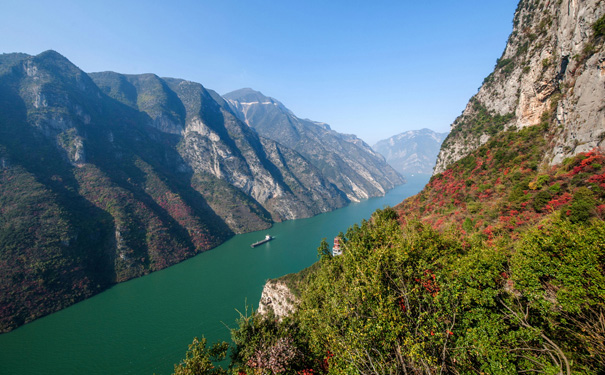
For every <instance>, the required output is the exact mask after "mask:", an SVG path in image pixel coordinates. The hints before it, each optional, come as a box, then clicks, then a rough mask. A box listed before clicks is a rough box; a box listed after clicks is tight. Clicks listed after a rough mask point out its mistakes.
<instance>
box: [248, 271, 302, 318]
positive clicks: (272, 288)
mask: <svg viewBox="0 0 605 375" xmlns="http://www.w3.org/2000/svg"><path fill="white" fill-rule="evenodd" d="M298 302H299V299H298V298H297V297H296V296H295V295H294V294H293V293H292V291H291V290H290V288H289V287H288V286H287V285H286V284H285V283H284V282H283V281H280V280H279V279H278V280H268V281H267V282H266V283H265V286H264V287H263V293H262V294H261V297H260V302H259V304H258V313H259V314H262V315H267V314H270V313H273V314H274V315H275V316H276V317H277V318H278V319H280V320H281V319H283V318H284V317H286V316H288V315H290V314H292V313H293V312H294V311H295V310H296V306H297V304H298Z"/></svg>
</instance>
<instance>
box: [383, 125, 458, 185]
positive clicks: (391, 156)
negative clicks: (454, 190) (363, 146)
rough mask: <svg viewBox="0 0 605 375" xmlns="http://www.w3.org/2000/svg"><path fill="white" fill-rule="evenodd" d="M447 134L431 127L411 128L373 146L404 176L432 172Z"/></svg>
mask: <svg viewBox="0 0 605 375" xmlns="http://www.w3.org/2000/svg"><path fill="white" fill-rule="evenodd" d="M447 134H448V133H436V132H434V131H432V130H430V129H422V130H410V131H407V132H403V133H401V134H398V135H394V136H392V137H390V138H388V139H385V140H382V141H379V142H378V143H376V144H375V145H374V146H372V148H373V149H374V150H375V151H376V152H378V153H380V154H382V155H383V156H384V157H385V158H386V160H387V162H388V163H389V164H390V165H391V166H392V167H393V168H395V170H396V171H397V172H399V173H401V174H402V175H404V176H410V175H415V174H432V173H433V167H435V161H436V160H437V154H439V149H440V148H441V143H442V142H443V140H444V139H445V137H447Z"/></svg>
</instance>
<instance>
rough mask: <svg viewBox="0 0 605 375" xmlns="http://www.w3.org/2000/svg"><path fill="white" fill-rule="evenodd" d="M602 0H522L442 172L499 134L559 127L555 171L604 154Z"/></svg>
mask: <svg viewBox="0 0 605 375" xmlns="http://www.w3.org/2000/svg"><path fill="white" fill-rule="evenodd" d="M604 14H605V3H604V2H603V1H599V0H585V1H577V0H564V1H554V0H550V1H537V0H522V1H520V2H519V5H518V8H517V11H516V12H515V18H514V23H513V24H514V27H513V31H512V33H511V35H510V38H509V40H508V43H507V46H506V49H505V50H504V53H503V54H502V57H501V58H500V59H498V62H497V64H496V68H495V70H494V72H493V73H492V74H490V75H489V76H488V77H487V78H486V79H485V81H484V83H483V85H482V86H481V88H480V89H479V92H478V93H477V94H476V95H475V96H474V97H473V98H472V99H471V100H470V102H469V104H468V105H467V107H466V109H465V110H464V112H463V113H462V115H461V116H460V117H459V118H457V119H456V121H454V123H453V124H452V125H451V133H450V135H449V136H448V138H447V139H446V140H445V141H444V143H443V146H442V149H441V152H440V153H439V156H438V159H437V165H436V167H435V171H434V173H435V174H436V173H440V172H442V171H444V170H445V168H446V167H447V165H449V164H451V163H453V162H455V161H456V160H459V159H461V158H462V157H464V156H466V155H467V154H468V153H469V152H470V151H472V150H474V149H476V148H477V147H479V146H480V145H482V144H483V143H485V142H486V141H487V140H488V139H489V138H490V137H492V136H494V135H495V134H497V133H498V132H499V131H501V130H504V129H509V128H523V127H526V126H534V125H539V124H548V123H552V121H551V120H553V117H554V120H555V123H556V125H557V126H558V129H556V130H553V133H554V137H553V147H552V151H551V152H550V153H549V154H548V155H547V156H546V159H545V160H544V161H545V162H546V163H550V164H554V163H559V162H561V161H562V160H563V159H564V158H566V157H568V156H572V155H575V154H577V153H579V152H583V151H587V150H589V149H592V148H594V147H603V138H604V137H605V49H604V48H603V43H604V40H603V38H604V37H603V35H598V33H596V32H595V30H594V28H593V25H594V24H595V22H596V21H597V20H598V19H599V18H601V17H603V15H604Z"/></svg>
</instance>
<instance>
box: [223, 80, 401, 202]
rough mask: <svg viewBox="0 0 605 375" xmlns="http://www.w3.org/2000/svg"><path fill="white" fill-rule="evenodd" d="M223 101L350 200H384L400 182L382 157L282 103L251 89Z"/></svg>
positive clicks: (356, 141)
mask: <svg viewBox="0 0 605 375" xmlns="http://www.w3.org/2000/svg"><path fill="white" fill-rule="evenodd" d="M224 98H225V99H226V100H227V102H229V105H230V106H231V108H232V109H233V112H234V113H236V114H237V115H238V117H239V118H240V119H241V120H242V121H244V122H245V123H246V124H248V125H249V126H250V127H252V128H254V129H255V130H256V131H257V132H258V133H259V134H260V135H261V136H264V137H266V138H269V139H272V140H274V141H276V142H279V143H280V144H282V145H284V146H286V147H289V148H291V149H293V150H296V151H297V152H299V153H300V154H301V155H303V156H304V157H305V158H306V159H307V160H309V162H310V163H312V164H313V165H314V166H315V167H317V168H318V169H319V170H320V171H321V172H322V174H323V175H324V176H326V178H327V179H328V181H330V182H331V183H332V184H334V185H335V186H336V187H337V188H338V189H339V190H341V191H343V192H344V193H345V194H346V196H347V198H348V199H349V200H352V201H359V200H360V199H365V198H368V197H373V196H378V195H384V193H385V192H386V191H387V190H389V189H391V188H393V187H394V186H396V185H400V184H402V183H403V182H404V180H403V179H402V177H401V176H400V175H399V174H398V173H397V172H396V171H395V170H393V168H392V167H390V166H389V165H388V164H387V163H386V162H385V160H384V158H383V157H382V156H381V155H380V154H378V153H376V152H375V151H374V150H372V149H371V148H370V147H369V146H368V145H367V144H366V143H365V142H363V141H362V140H361V139H359V138H357V137H356V136H354V135H347V134H340V133H338V132H335V131H333V130H331V129H330V127H329V126H328V125H327V124H324V123H320V122H315V121H311V120H306V119H301V118H298V117H296V116H295V115H294V113H292V111H290V110H289V109H288V108H286V107H285V106H284V105H283V104H282V103H281V102H279V101H277V100H276V99H273V98H270V97H267V96H265V95H263V94H262V93H260V92H258V91H254V90H252V89H241V90H237V91H234V92H231V93H228V94H225V95H224Z"/></svg>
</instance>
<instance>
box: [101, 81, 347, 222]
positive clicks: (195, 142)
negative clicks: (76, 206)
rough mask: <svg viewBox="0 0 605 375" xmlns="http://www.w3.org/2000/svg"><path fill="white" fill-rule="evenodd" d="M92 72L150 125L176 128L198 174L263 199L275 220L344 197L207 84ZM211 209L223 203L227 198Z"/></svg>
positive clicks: (311, 210) (310, 212) (339, 202)
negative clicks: (236, 113)
mask: <svg viewBox="0 0 605 375" xmlns="http://www.w3.org/2000/svg"><path fill="white" fill-rule="evenodd" d="M90 76H91V77H92V79H93V80H94V81H95V82H96V83H97V84H98V85H99V87H100V88H101V89H102V90H103V91H104V92H105V93H107V94H108V95H110V96H112V97H113V98H115V99H117V100H120V101H121V102H123V103H124V104H127V105H130V106H133V107H134V108H136V109H137V110H140V111H141V112H144V113H146V114H147V115H148V116H149V117H150V119H151V120H150V121H149V124H150V125H151V126H154V127H156V128H157V129H158V130H160V131H162V132H164V133H169V134H178V135H179V136H180V137H179V143H178V145H177V149H178V152H179V153H180V155H181V156H182V158H183V159H184V161H185V163H186V164H187V165H188V166H189V167H190V168H192V169H193V171H194V172H195V173H196V174H202V175H210V176H214V177H216V178H218V179H220V180H223V181H226V182H227V183H228V184H229V185H232V186H234V187H236V188H237V189H238V190H240V191H242V192H243V193H244V194H246V195H249V196H250V197H252V198H253V199H254V200H256V201H257V202H259V203H260V204H261V205H263V207H265V208H266V209H267V210H268V211H269V212H270V213H271V214H272V217H273V219H274V220H276V221H281V220H286V219H296V218H301V217H309V216H312V215H315V214H318V213H320V212H325V211H328V210H331V209H334V208H338V207H342V206H343V205H344V204H346V199H345V198H344V196H343V195H342V193H341V192H339V191H338V190H336V189H334V188H333V187H332V186H331V185H330V184H329V183H327V182H326V181H325V180H324V177H323V176H322V175H321V173H319V171H318V170H317V169H316V168H314V167H313V166H311V165H309V163H308V162H307V161H306V160H305V159H304V158H302V157H301V156H300V155H298V154H297V153H296V152H293V151H292V150H289V149H287V148H285V147H280V146H279V145H277V144H275V142H271V141H270V140H268V139H263V138H262V137H259V136H258V134H257V133H256V132H254V131H253V130H252V129H250V128H249V127H248V126H246V125H245V124H243V123H242V122H241V121H239V120H238V119H237V118H236V117H235V116H234V115H233V114H232V113H231V112H230V111H229V109H228V108H226V106H225V105H224V103H218V102H216V101H215V99H214V98H213V96H212V94H211V93H210V92H209V91H207V90H206V89H205V88H204V87H203V86H202V85H200V84H198V83H195V82H189V81H184V80H179V79H174V78H159V77H157V76H155V75H152V74H146V75H120V74H117V73H113V72H105V73H91V74H90ZM125 83H128V84H130V85H131V87H132V89H128V88H127V87H126V86H125ZM129 94H130V95H131V96H132V97H131V98H129ZM135 95H136V96H135ZM221 104H223V105H221ZM213 208H214V209H215V210H224V205H223V204H220V202H219V204H216V205H214V206H213Z"/></svg>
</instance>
